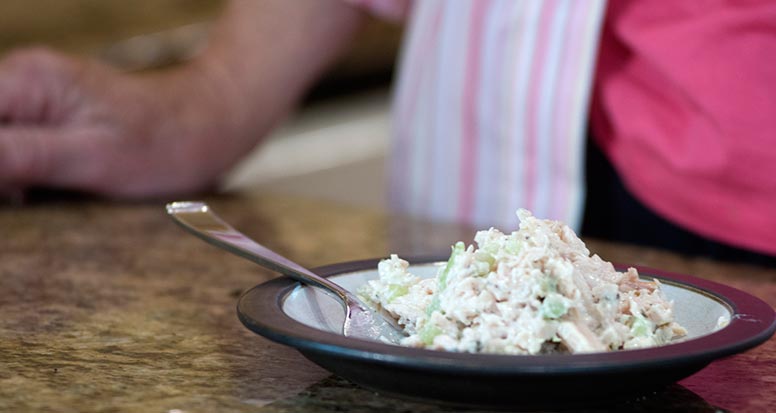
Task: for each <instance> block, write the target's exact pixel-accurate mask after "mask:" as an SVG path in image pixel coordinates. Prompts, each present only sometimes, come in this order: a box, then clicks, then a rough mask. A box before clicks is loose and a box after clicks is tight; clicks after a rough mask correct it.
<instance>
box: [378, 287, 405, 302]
mask: <svg viewBox="0 0 776 413" xmlns="http://www.w3.org/2000/svg"><path fill="white" fill-rule="evenodd" d="M409 290H410V289H409V288H408V287H407V286H406V285H402V284H389V285H388V292H387V293H386V294H385V297H384V299H385V302H386V303H391V302H393V300H395V299H397V298H399V297H401V296H403V295H407V293H409Z"/></svg>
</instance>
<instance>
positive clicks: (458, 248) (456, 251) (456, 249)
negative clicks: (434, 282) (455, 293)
mask: <svg viewBox="0 0 776 413" xmlns="http://www.w3.org/2000/svg"><path fill="white" fill-rule="evenodd" d="M452 249H453V252H451V253H450V258H449V259H448V260H447V265H446V266H445V269H444V270H442V273H441V274H439V289H438V291H439V292H441V291H443V290H444V289H445V288H446V287H447V275H448V274H449V273H450V270H451V269H452V268H453V264H454V263H455V258H456V257H457V256H458V255H460V254H461V253H462V252H463V251H464V250H465V249H466V245H464V243H463V242H461V241H458V242H456V243H455V245H454V246H453V247H452Z"/></svg>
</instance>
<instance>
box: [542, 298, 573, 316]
mask: <svg viewBox="0 0 776 413" xmlns="http://www.w3.org/2000/svg"><path fill="white" fill-rule="evenodd" d="M567 311H568V306H567V305H566V300H565V299H564V298H563V296H561V295H560V294H555V293H551V294H548V295H547V297H546V298H545V299H544V301H543V302H542V307H541V314H542V317H544V318H550V319H555V318H560V317H561V316H563V315H564V314H566V312H567Z"/></svg>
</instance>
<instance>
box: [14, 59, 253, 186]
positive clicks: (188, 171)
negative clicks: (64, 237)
mask: <svg viewBox="0 0 776 413" xmlns="http://www.w3.org/2000/svg"><path fill="white" fill-rule="evenodd" d="M217 83H218V82H215V81H214V80H213V79H212V78H211V76H210V75H208V73H207V71H206V70H203V68H202V67H199V66H197V65H195V64H191V65H188V66H187V67H185V68H182V69H177V70H176V71H173V72H170V73H157V74H151V75H131V74H123V73H119V72H117V71H115V70H112V69H111V68H108V67H106V66H104V65H101V64H98V63H96V62H89V61H84V60H78V59H74V58H71V57H67V56H64V55H61V54H57V53H54V52H50V51H47V50H41V49H36V50H27V51H21V52H16V53H14V54H13V55H11V56H9V57H7V58H6V59H4V60H2V61H0V190H5V191H11V190H20V189H21V190H23V189H25V188H28V187H30V186H46V187H56V188H67V189H77V190H82V191H88V192H94V193H98V194H101V195H106V196H110V197H120V198H138V197H150V196H157V195H160V194H176V193H185V192H192V191H198V190H202V189H204V188H207V187H208V186H210V185H212V184H214V182H215V181H216V180H217V178H218V177H219V176H220V174H221V173H222V172H223V171H224V170H225V169H226V168H227V167H228V166H229V165H230V164H232V163H233V162H234V160H235V159H236V158H237V157H239V156H240V155H241V154H242V153H243V152H244V151H245V150H247V148H245V144H244V143H243V144H241V143H240V142H238V141H239V139H234V140H233V139H232V138H233V137H234V131H235V125H234V122H232V121H233V120H234V117H233V116H231V115H230V114H229V113H224V108H226V107H228V105H226V104H224V101H228V100H229V99H230V98H229V97H228V96H226V93H227V92H226V91H225V90H224V88H222V87H221V86H222V84H221V85H219V86H217ZM249 146H250V145H249Z"/></svg>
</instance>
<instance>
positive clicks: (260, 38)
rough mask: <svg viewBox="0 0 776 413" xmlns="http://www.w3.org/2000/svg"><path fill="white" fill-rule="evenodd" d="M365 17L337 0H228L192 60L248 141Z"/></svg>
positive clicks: (337, 51) (303, 86) (305, 85)
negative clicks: (212, 83)
mask: <svg viewBox="0 0 776 413" xmlns="http://www.w3.org/2000/svg"><path fill="white" fill-rule="evenodd" d="M363 20H364V16H363V14H362V12H360V11H359V10H356V9H355V8H353V7H352V6H350V5H348V4H347V3H345V2H344V1H343V0H294V1H288V0H233V1H231V2H230V3H229V5H228V6H227V8H226V10H225V12H224V14H223V16H222V18H221V19H220V20H219V21H218V22H217V24H216V25H215V27H214V29H213V31H212V35H211V38H210V41H209V44H208V46H207V48H206V50H205V51H204V52H203V53H202V54H201V55H200V56H199V57H198V58H197V59H196V60H195V61H194V64H196V65H199V66H201V67H203V68H205V70H206V72H207V73H208V76H210V77H211V79H213V80H214V82H215V84H216V85H217V86H216V87H217V88H219V92H220V93H222V94H223V95H224V97H223V102H222V103H223V104H224V105H227V106H228V107H229V110H230V113H231V116H232V117H233V122H234V123H236V124H237V128H238V130H237V134H239V135H242V137H241V140H245V141H247V142H246V143H245V144H246V145H252V144H253V143H255V142H253V141H255V140H256V136H258V135H263V134H265V133H266V132H267V131H268V130H269V128H271V127H272V126H273V125H274V124H276V123H277V122H278V120H280V119H282V118H283V117H284V116H285V115H286V114H287V113H288V111H289V110H290V109H291V108H292V107H293V105H294V104H295V103H296V102H297V101H298V100H299V98H300V96H301V95H303V93H304V92H305V90H306V89H307V88H308V87H309V86H310V84H311V83H313V82H314V81H315V79H316V78H317V77H318V76H319V75H320V74H321V72H322V71H324V70H325V69H326V68H327V67H328V66H329V65H330V64H331V63H332V62H333V61H334V60H335V59H336V58H337V57H338V56H339V55H341V54H342V53H343V51H344V50H345V49H346V48H347V46H348V45H349V43H350V42H351V40H352V38H353V37H354V35H355V33H356V32H357V31H358V29H359V28H360V27H361V25H362V23H363Z"/></svg>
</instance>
